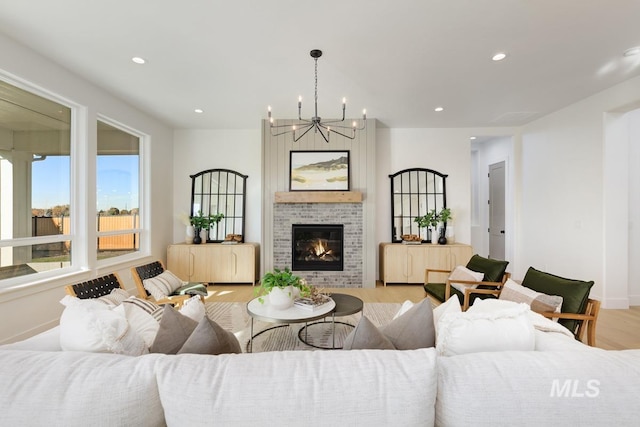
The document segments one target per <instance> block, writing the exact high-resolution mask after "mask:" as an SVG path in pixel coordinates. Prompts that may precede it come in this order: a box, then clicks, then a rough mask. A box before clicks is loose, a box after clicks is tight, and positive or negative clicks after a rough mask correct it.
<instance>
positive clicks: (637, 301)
mask: <svg viewBox="0 0 640 427" xmlns="http://www.w3.org/2000/svg"><path fill="white" fill-rule="evenodd" d="M629 305H632V306H638V305H640V295H629Z"/></svg>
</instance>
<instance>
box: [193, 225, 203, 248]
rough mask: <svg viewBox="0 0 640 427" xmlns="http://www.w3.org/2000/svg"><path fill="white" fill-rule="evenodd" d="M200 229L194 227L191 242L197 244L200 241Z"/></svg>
mask: <svg viewBox="0 0 640 427" xmlns="http://www.w3.org/2000/svg"><path fill="white" fill-rule="evenodd" d="M200 231H201V230H200V229H199V228H194V234H193V244H194V245H199V244H200V243H202V238H201V237H200Z"/></svg>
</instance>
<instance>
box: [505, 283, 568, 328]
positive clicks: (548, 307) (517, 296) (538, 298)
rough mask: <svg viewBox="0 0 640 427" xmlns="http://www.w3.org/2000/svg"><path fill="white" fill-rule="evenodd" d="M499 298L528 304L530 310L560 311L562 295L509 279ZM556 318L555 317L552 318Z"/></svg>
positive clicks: (538, 311)
mask: <svg viewBox="0 0 640 427" xmlns="http://www.w3.org/2000/svg"><path fill="white" fill-rule="evenodd" d="M500 299H501V300H507V301H514V302H524V303H526V304H529V306H530V307H531V311H535V312H536V313H542V312H552V313H560V310H561V309H562V297H561V296H558V295H547V294H543V293H540V292H536V291H534V290H533V289H529V288H527V287H526V286H522V285H519V284H517V283H516V282H514V281H513V280H511V279H509V280H507V282H506V283H505V284H504V287H503V288H502V291H501V292H500ZM554 320H557V319H554Z"/></svg>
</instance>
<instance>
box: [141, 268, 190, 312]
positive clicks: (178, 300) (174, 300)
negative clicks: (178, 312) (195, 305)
mask: <svg viewBox="0 0 640 427" xmlns="http://www.w3.org/2000/svg"><path fill="white" fill-rule="evenodd" d="M156 263H157V264H159V265H158V266H156V267H157V271H159V272H157V273H156V274H153V275H151V276H148V277H144V278H142V277H140V274H139V273H138V270H137V269H138V268H140V267H147V266H152V265H153V264H156ZM164 271H165V268H164V264H163V263H162V261H159V260H158V261H153V262H150V263H148V264H144V265H139V266H137V267H131V277H133V281H134V282H135V284H136V288H137V289H138V296H139V297H140V298H142V299H148V300H150V301H153V302H155V303H156V304H159V305H164V304H171V305H175V306H176V307H179V306H181V305H182V304H183V303H184V302H185V301H186V300H188V299H189V298H191V295H169V296H168V297H166V298H162V299H161V300H156V299H155V298H153V297H152V296H151V295H150V294H149V292H147V290H146V289H145V288H144V283H143V281H144V280H145V279H150V278H152V277H155V276H157V275H158V274H161V273H162V272H164Z"/></svg>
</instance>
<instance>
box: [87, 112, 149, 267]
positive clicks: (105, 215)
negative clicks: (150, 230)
mask: <svg viewBox="0 0 640 427" xmlns="http://www.w3.org/2000/svg"><path fill="white" fill-rule="evenodd" d="M96 172H97V176H96V186H97V188H96V190H97V194H96V202H97V227H98V228H97V232H98V246H97V250H98V260H101V259H107V258H113V257H117V256H122V255H127V254H131V253H135V252H137V251H139V250H140V231H141V229H140V191H139V188H140V137H139V136H137V135H133V134H131V133H129V132H126V131H124V130H122V129H119V128H117V127H115V126H113V125H111V124H108V123H106V122H104V121H98V157H97V159H96Z"/></svg>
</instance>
